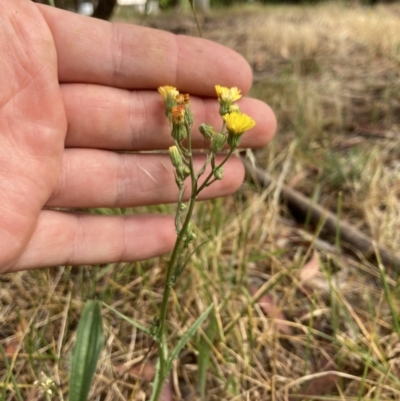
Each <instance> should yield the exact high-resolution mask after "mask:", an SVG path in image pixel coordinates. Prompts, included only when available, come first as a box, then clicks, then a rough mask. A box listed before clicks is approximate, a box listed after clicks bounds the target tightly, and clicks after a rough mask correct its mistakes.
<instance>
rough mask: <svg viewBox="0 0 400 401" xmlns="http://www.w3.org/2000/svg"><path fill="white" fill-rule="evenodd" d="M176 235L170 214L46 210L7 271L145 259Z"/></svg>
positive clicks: (170, 244) (162, 249)
mask: <svg viewBox="0 0 400 401" xmlns="http://www.w3.org/2000/svg"><path fill="white" fill-rule="evenodd" d="M175 238H176V234H175V231H174V224H173V218H172V217H169V216H154V215H152V216H147V215H146V216H95V215H87V214H72V213H63V212H55V211H50V210H45V211H42V213H41V214H40V216H39V220H38V224H37V227H36V231H35V232H34V234H33V236H32V238H31V241H30V242H29V244H28V246H27V247H26V249H25V251H24V253H23V254H22V256H21V258H20V259H19V260H18V261H17V262H16V264H15V265H14V266H12V268H11V269H10V270H8V271H17V270H26V269H32V268H37V267H46V266H59V265H83V264H89V265H92V264H103V263H111V262H130V261H135V260H143V259H148V258H152V257H155V256H159V255H162V254H163V253H165V252H168V251H169V250H171V249H172V247H173V245H174V242H175Z"/></svg>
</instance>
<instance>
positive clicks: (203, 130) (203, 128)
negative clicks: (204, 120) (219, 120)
mask: <svg viewBox="0 0 400 401" xmlns="http://www.w3.org/2000/svg"><path fill="white" fill-rule="evenodd" d="M199 131H200V134H201V135H203V136H204V138H205V139H212V137H213V136H214V135H215V129H214V127H213V126H212V125H208V124H200V127H199Z"/></svg>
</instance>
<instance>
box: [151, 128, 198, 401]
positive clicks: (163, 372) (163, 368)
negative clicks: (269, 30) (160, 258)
mask: <svg viewBox="0 0 400 401" xmlns="http://www.w3.org/2000/svg"><path fill="white" fill-rule="evenodd" d="M187 131H188V135H187V141H188V156H189V169H190V178H191V182H192V193H191V196H190V200H189V206H188V211H187V213H186V216H185V220H184V223H183V225H182V229H181V230H180V231H179V233H178V237H177V239H176V242H175V246H174V249H173V251H172V255H171V259H170V260H169V263H168V268H167V277H166V280H165V287H164V294H163V299H162V302H161V312H160V325H159V327H158V330H157V334H156V337H157V344H158V356H159V358H160V363H159V366H160V371H159V380H158V382H157V383H158V385H157V387H156V388H154V389H153V394H152V397H151V399H152V400H154V401H158V399H159V398H160V395H161V390H162V386H163V383H164V381H165V379H166V376H167V374H168V371H167V367H168V366H167V365H168V363H169V361H167V360H166V359H165V355H164V342H165V325H166V320H167V308H168V299H169V296H170V293H171V289H172V286H173V282H172V278H173V276H174V273H175V270H176V261H177V258H178V255H179V251H180V249H181V245H182V242H183V239H184V237H185V235H186V233H187V229H188V227H189V223H190V220H191V217H192V214H193V211H194V206H195V203H196V199H197V194H198V191H197V180H196V176H195V173H194V166H193V157H192V141H191V136H190V132H189V131H190V130H189V128H188V127H187Z"/></svg>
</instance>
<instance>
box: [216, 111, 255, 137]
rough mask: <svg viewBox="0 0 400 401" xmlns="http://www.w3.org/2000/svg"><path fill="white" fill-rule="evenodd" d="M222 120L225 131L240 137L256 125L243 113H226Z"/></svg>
mask: <svg viewBox="0 0 400 401" xmlns="http://www.w3.org/2000/svg"><path fill="white" fill-rule="evenodd" d="M222 118H223V119H224V121H225V123H226V129H227V130H228V132H229V134H231V135H242V134H243V133H244V132H245V131H248V130H249V129H252V128H253V127H254V126H255V125H256V122H255V121H254V120H253V119H252V118H251V117H250V116H248V115H247V114H243V113H238V112H233V113H228V114H225V115H224V116H223V117H222Z"/></svg>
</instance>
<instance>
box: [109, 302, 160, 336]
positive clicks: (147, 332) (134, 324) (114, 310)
mask: <svg viewBox="0 0 400 401" xmlns="http://www.w3.org/2000/svg"><path fill="white" fill-rule="evenodd" d="M103 305H104V306H105V307H106V308H107V309H110V311H113V312H114V313H115V314H116V315H117V316H119V317H120V318H121V319H124V320H126V321H127V322H128V323H129V324H131V325H132V326H134V327H136V328H137V329H139V330H141V331H143V332H145V333H146V334H148V335H149V336H150V337H151V338H152V339H153V340H157V338H156V337H155V336H154V335H153V334H152V333H151V331H150V330H149V329H148V328H147V327H144V326H142V325H141V324H140V323H138V322H135V321H134V320H132V319H129V317H127V316H125V315H123V314H122V313H121V312H119V311H117V310H116V309H114V308H113V307H112V306H110V305H107V304H105V303H104V302H103Z"/></svg>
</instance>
